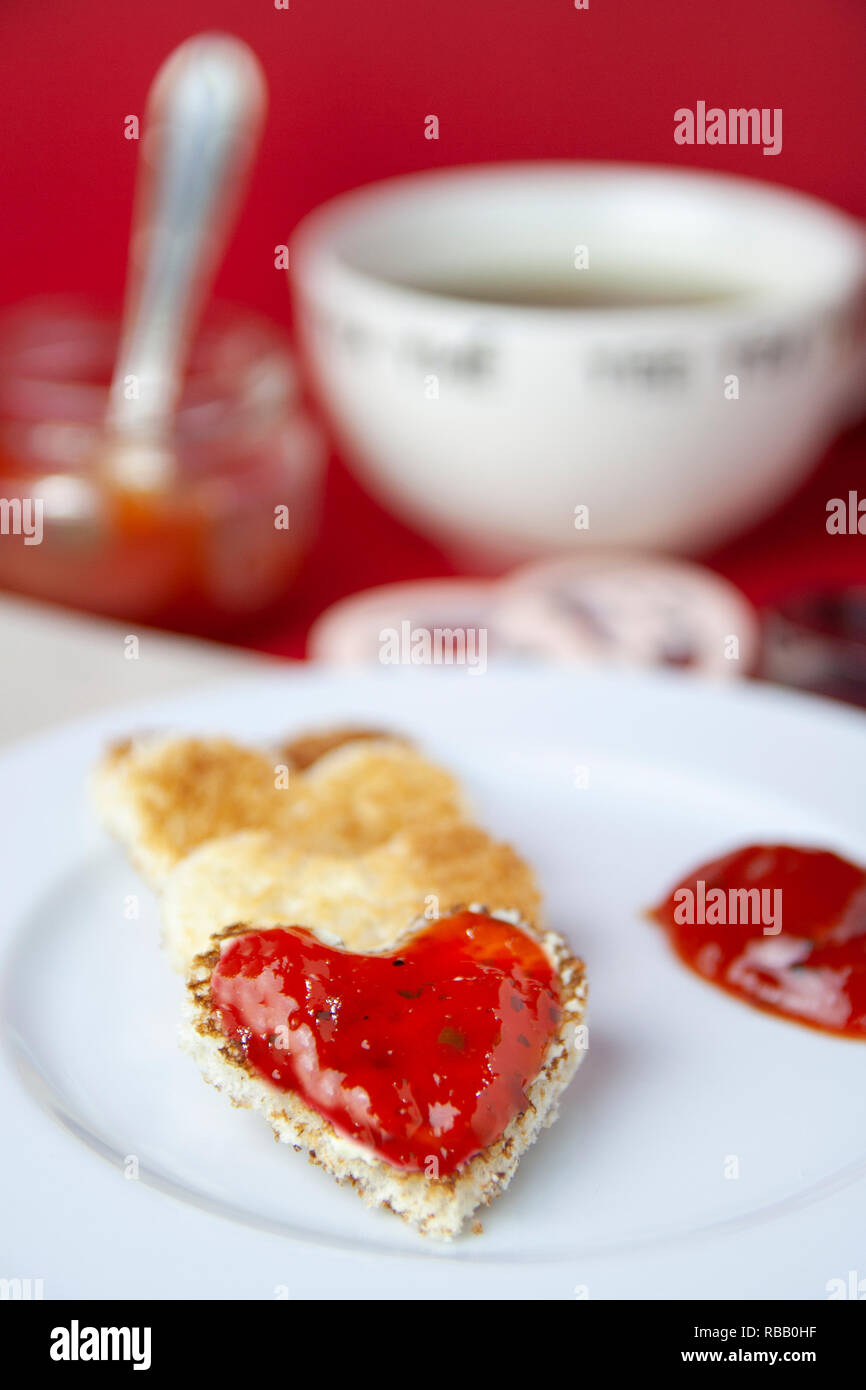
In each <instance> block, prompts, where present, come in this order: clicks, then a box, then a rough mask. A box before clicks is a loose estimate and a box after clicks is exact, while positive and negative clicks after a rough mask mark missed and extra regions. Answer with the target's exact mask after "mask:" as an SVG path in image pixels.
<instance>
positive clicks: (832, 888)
mask: <svg viewBox="0 0 866 1390" xmlns="http://www.w3.org/2000/svg"><path fill="white" fill-rule="evenodd" d="M650 915H651V916H652V917H654V918H655V920H656V921H657V922H660V923H661V925H662V926H663V927H664V929H665V931H666V932H667V935H668V938H669V940H670V942H671V945H672V946H673V948H674V950H675V951H676V953H677V955H678V956H679V957H680V959H681V960H682V961H684V962H685V964H686V965H688V966H689V967H690V968H691V969H692V970H695V971H697V973H698V974H699V975H702V976H703V977H704V979H706V980H711V981H712V982H713V984H715V985H718V986H719V987H720V988H721V989H724V990H727V991H728V993H730V994H735V995H737V996H738V997H739V998H741V999H745V1000H747V1001H748V1002H749V1003H750V1004H754V1005H756V1006H757V1007H758V1008H760V1009H766V1010H768V1011H769V1012H771V1013H775V1014H780V1015H781V1016H782V1017H784V1018H789V1019H795V1020H796V1021H797V1022H798V1023H805V1024H808V1025H809V1026H811V1027H813V1028H820V1029H822V1030H823V1031H824V1032H828V1033H837V1034H842V1035H844V1036H845V1037H851V1038H866V870H864V869H862V868H860V867H858V865H856V864H852V863H851V862H850V861H849V860H847V859H843V858H841V857H840V856H839V855H838V854H833V853H831V852H830V851H829V850H824V849H801V848H796V847H793V846H790V845H749V846H747V847H746V848H744V849H738V850H735V851H734V852H733V853H732V854H727V855H725V856H724V857H723V858H721V859H715V860H713V861H712V863H709V864H704V865H703V866H702V867H701V868H699V869H695V870H694V872H693V873H690V874H689V875H688V876H687V877H686V878H684V879H683V881H682V882H681V883H680V884H678V885H677V887H676V888H674V889H672V890H671V892H670V893H669V894H668V896H667V897H666V898H665V899H664V901H663V902H662V903H660V904H659V905H658V906H657V907H655V908H654V909H653V910H652V912H651V914H650Z"/></svg>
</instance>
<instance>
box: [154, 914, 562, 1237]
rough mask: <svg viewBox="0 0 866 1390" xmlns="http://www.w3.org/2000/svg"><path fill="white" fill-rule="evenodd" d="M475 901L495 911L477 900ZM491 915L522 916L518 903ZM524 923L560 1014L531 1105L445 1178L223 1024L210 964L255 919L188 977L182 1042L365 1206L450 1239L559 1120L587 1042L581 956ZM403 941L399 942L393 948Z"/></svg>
mask: <svg viewBox="0 0 866 1390" xmlns="http://www.w3.org/2000/svg"><path fill="white" fill-rule="evenodd" d="M473 908H474V910H479V911H487V909H485V908H479V907H478V906H477V905H474V904H473ZM454 910H455V911H456V910H457V908H456V907H455V909H454ZM492 915H494V916H501V917H504V918H505V919H507V920H509V921H517V920H518V914H515V913H513V912H496V913H493V914H492ZM427 925H429V923H426V922H424V923H422V924H418V923H415V924H413V926H412V927H411V928H410V929H409V930H408V931H407V932H406V933H404V936H403V938H401V939H405V940H408V939H410V938H411V936H412V935H414V934H415V933H416V932H417V931H418V930H419V929H420V927H422V926H427ZM520 926H521V927H522V928H523V930H524V931H527V932H528V933H529V934H530V935H532V936H534V937H535V939H536V940H538V941H539V942H540V944H541V945H542V947H543V949H544V950H545V952H546V954H547V955H548V958H549V959H550V961H551V964H552V965H553V966H554V969H555V971H556V974H557V979H558V982H559V990H560V998H561V1003H562V1018H561V1020H560V1024H559V1027H558V1029H557V1033H556V1036H555V1037H554V1038H553V1039H551V1042H550V1044H549V1045H548V1049H547V1052H546V1054H545V1058H544V1062H543V1063H542V1066H541V1069H540V1071H539V1073H538V1075H537V1076H536V1078H535V1079H534V1081H533V1082H532V1084H531V1086H530V1087H529V1090H528V1093H527V1102H528V1103H527V1106H526V1109H525V1110H523V1111H521V1113H520V1114H519V1115H516V1116H515V1117H514V1119H513V1120H512V1121H511V1122H510V1123H509V1125H508V1126H507V1128H506V1130H505V1132H504V1133H503V1134H502V1136H501V1138H499V1139H498V1140H496V1142H495V1143H493V1144H491V1145H489V1146H488V1148H486V1149H484V1150H483V1151H482V1152H481V1153H479V1154H476V1155H475V1157H474V1158H472V1159H471V1160H470V1161H469V1162H468V1163H466V1164H464V1165H463V1166H462V1167H461V1168H460V1169H458V1170H457V1171H456V1172H455V1173H451V1174H448V1175H447V1176H445V1177H442V1178H430V1177H427V1176H425V1175H424V1174H423V1173H407V1172H404V1171H403V1170H401V1169H398V1168H395V1167H393V1166H392V1165H390V1164H388V1163H386V1162H384V1161H383V1160H381V1159H380V1158H378V1157H377V1156H376V1155H375V1154H374V1153H372V1151H370V1150H367V1149H365V1148H364V1147H363V1146H361V1145H359V1144H357V1143H355V1142H354V1141H350V1140H347V1139H345V1138H344V1137H342V1136H341V1135H339V1134H338V1133H337V1132H336V1130H335V1129H334V1127H333V1125H332V1124H331V1122H330V1121H329V1120H327V1119H326V1118H325V1117H324V1116H322V1115H320V1114H319V1113H318V1112H317V1111H315V1110H314V1109H312V1107H310V1106H309V1105H308V1104H307V1103H306V1102H305V1101H304V1100H303V1099H302V1098H301V1097H300V1096H298V1095H296V1094H295V1093H293V1092H284V1091H280V1090H278V1089H277V1088H276V1087H274V1086H272V1085H270V1084H269V1083H268V1082H267V1081H265V1080H263V1079H262V1078H261V1077H260V1076H259V1075H258V1073H256V1072H255V1071H254V1070H253V1069H252V1067H250V1065H249V1064H248V1062H247V1059H246V1057H245V1055H244V1053H243V1050H242V1049H241V1048H240V1047H238V1046H237V1045H236V1044H235V1043H234V1042H233V1041H232V1040H231V1039H229V1038H227V1037H226V1035H225V1034H224V1033H223V1032H222V1030H221V1028H220V1026H219V1022H218V1019H217V1017H216V1014H215V1012H214V1010H213V1006H212V1001H211V993H210V982H211V976H212V972H213V969H214V967H215V965H216V964H217V962H218V960H219V957H220V950H221V943H222V941H223V940H225V939H227V938H230V937H233V936H238V935H242V934H244V933H245V932H248V931H250V930H251V928H250V927H249V926H244V925H235V926H232V927H229V928H227V929H226V930H225V931H223V932H221V933H219V934H216V935H215V936H214V938H213V945H212V947H211V949H210V950H208V951H207V952H204V953H203V954H201V955H199V956H198V957H197V958H196V960H195V962H194V964H193V969H192V972H191V974H190V977H189V980H188V988H187V993H188V1001H187V1009H186V1018H185V1022H184V1025H183V1028H182V1034H181V1045H182V1046H183V1047H184V1049H185V1050H186V1051H188V1052H189V1053H190V1054H191V1055H192V1056H193V1057H194V1059H195V1061H196V1062H197V1063H198V1065H199V1067H200V1069H201V1071H202V1074H203V1076H204V1078H205V1080H206V1081H209V1082H210V1083H211V1084H212V1085H214V1086H216V1087H217V1088H218V1089H219V1090H222V1091H224V1092H225V1093H226V1094H227V1095H228V1097H229V1099H230V1100H231V1101H232V1103H233V1104H234V1105H238V1106H241V1107H243V1108H246V1109H252V1110H258V1111H260V1112H261V1113H262V1114H263V1115H264V1117H265V1119H266V1120H267V1121H268V1122H269V1124H270V1125H271V1127H272V1128H273V1130H274V1134H275V1136H276V1138H277V1139H278V1140H279V1141H280V1142H282V1143H285V1144H291V1145H292V1146H293V1147H294V1148H295V1149H296V1150H298V1151H302V1152H306V1154H307V1156H308V1158H309V1160H310V1162H312V1163H315V1164H317V1165H318V1166H319V1167H321V1168H324V1169H325V1170H326V1171H327V1172H328V1173H330V1174H331V1176H332V1177H334V1178H335V1179H336V1180H337V1182H339V1183H350V1184H351V1185H352V1186H354V1188H355V1190H356V1191H357V1192H358V1194H359V1196H360V1197H361V1198H362V1200H363V1201H364V1202H365V1203H366V1205H367V1206H370V1207H384V1208H386V1209H388V1210H390V1211H392V1212H394V1213H395V1214H396V1215H398V1216H400V1217H402V1218H403V1220H404V1221H406V1222H408V1224H409V1225H411V1226H413V1227H414V1228H415V1229H416V1230H418V1231H419V1232H421V1234H423V1235H426V1236H430V1237H432V1238H435V1239H442V1240H450V1239H452V1238H453V1237H454V1236H456V1235H457V1234H458V1233H459V1232H460V1230H461V1228H462V1226H463V1224H464V1222H466V1221H467V1220H468V1219H469V1218H470V1217H471V1215H472V1213H473V1212H474V1211H475V1210H476V1209H477V1207H478V1206H480V1205H487V1204H489V1203H490V1202H491V1201H492V1200H493V1199H494V1197H496V1196H498V1195H499V1193H500V1192H502V1191H504V1189H505V1188H506V1187H507V1186H508V1183H509V1182H510V1181H511V1178H512V1177H513V1175H514V1172H515V1170H516V1168H517V1165H518V1162H519V1160H520V1157H521V1155H522V1154H523V1153H524V1152H525V1151H526V1149H527V1148H528V1147H529V1145H530V1144H532V1143H533V1142H534V1141H535V1139H536V1138H537V1137H538V1135H539V1133H540V1132H541V1130H542V1129H544V1128H545V1127H547V1126H548V1125H550V1124H552V1123H553V1121H554V1120H555V1119H556V1115H557V1110H558V1104H559V1098H560V1096H561V1094H562V1092H563V1090H564V1089H565V1087H566V1086H567V1084H568V1082H569V1081H570V1080H571V1077H572V1076H573V1075H574V1072H575V1071H576V1069H577V1067H578V1065H579V1064H580V1062H581V1060H582V1058H583V1055H584V1052H585V1050H586V1049H585V1043H584V1029H583V1028H582V1026H581V1025H583V1023H584V1019H585V1008H586V971H585V967H584V965H583V962H582V961H580V960H578V959H577V958H576V957H574V956H572V955H571V953H570V952H569V949H568V947H567V945H566V943H565V942H564V941H563V940H562V938H561V937H559V936H556V935H555V934H554V933H551V932H548V933H541V932H540V931H538V930H537V929H535V928H533V927H532V925H531V924H530V923H528V922H523V921H521V922H520ZM396 944H398V943H391V945H390V946H389V947H388V949H393V948H394V945H396Z"/></svg>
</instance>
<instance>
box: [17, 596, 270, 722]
mask: <svg viewBox="0 0 866 1390" xmlns="http://www.w3.org/2000/svg"><path fill="white" fill-rule="evenodd" d="M129 635H135V636H137V637H138V657H137V659H135V660H130V659H129V658H128V657H127V656H126V655H125V652H126V650H127V644H126V643H125V641H124V639H125V638H126V637H128V636H129ZM274 660H275V658H270V657H266V656H262V655H260V654H258V653H256V652H247V651H244V650H242V649H240V648H236V647H227V646H221V645H220V644H218V643H215V642H203V641H199V640H198V639H194V638H187V637H174V636H170V635H168V634H166V633H162V632H156V631H153V630H151V629H149V628H139V627H130V626H129V625H128V624H127V625H123V624H120V623H114V622H107V621H105V620H103V619H101V618H91V617H88V616H84V615H79V614H77V613H71V612H67V611H66V610H65V609H61V608H55V607H53V606H52V605H49V604H41V603H33V602H31V601H30V600H28V599H18V598H9V597H6V596H3V597H2V598H0V745H3V744H8V743H13V742H14V741H15V740H16V739H19V738H22V737H24V736H25V735H26V734H31V733H36V732H37V731H38V730H41V729H47V728H50V727H51V726H52V725H54V724H58V723H60V722H61V721H65V720H67V719H75V718H77V717H78V716H80V715H85V714H91V713H93V712H94V711H96V710H101V709H106V708H108V707H109V706H112V705H114V706H117V705H122V704H125V703H128V702H131V701H138V700H146V699H150V698H151V697H153V696H160V695H168V694H175V693H180V692H182V691H184V690H188V689H193V688H194V687H196V686H201V685H204V684H206V683H207V682H208V680H210V679H211V678H215V679H217V680H226V679H228V678H230V677H231V676H233V675H238V676H240V675H244V674H251V673H252V672H254V671H256V670H259V669H261V668H263V667H266V666H268V665H271V664H273V661H274Z"/></svg>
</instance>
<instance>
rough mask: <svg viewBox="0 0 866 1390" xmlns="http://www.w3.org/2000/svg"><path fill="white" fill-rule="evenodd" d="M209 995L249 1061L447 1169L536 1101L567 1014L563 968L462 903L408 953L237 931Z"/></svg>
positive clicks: (310, 1099) (417, 1158) (291, 932)
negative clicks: (539, 1077) (536, 1086)
mask: <svg viewBox="0 0 866 1390" xmlns="http://www.w3.org/2000/svg"><path fill="white" fill-rule="evenodd" d="M211 998H212V1001H213V1004H214V1007H215V1009H216V1010H217V1014H218V1018H219V1021H220V1026H221V1028H222V1030H223V1031H224V1032H225V1033H226V1034H227V1035H228V1036H229V1037H231V1038H232V1039H233V1040H234V1041H235V1042H236V1043H237V1044H238V1045H239V1046H240V1047H241V1048H242V1049H243V1051H244V1053H245V1055H246V1058H247V1061H248V1063H249V1064H250V1065H251V1066H252V1067H253V1068H255V1070H256V1071H257V1072H258V1073H259V1074H260V1075H261V1076H262V1077H264V1078H265V1079H267V1080H268V1081H270V1082H272V1084H273V1085H275V1086H277V1087H278V1088H279V1089H280V1090H283V1091H294V1092H296V1093H298V1094H299V1095H300V1096H302V1097H303V1099H304V1100H305V1101H306V1102H307V1103H308V1104H309V1105H311V1106H312V1107H313V1108H314V1109H315V1110H317V1111H318V1112H319V1113H320V1114H322V1115H325V1116H326V1117H327V1118H328V1119H329V1120H330V1121H331V1123H332V1124H333V1125H334V1128H335V1129H336V1130H337V1131H338V1132H339V1133H340V1134H343V1135H345V1136H347V1137H348V1138H351V1139H354V1140H356V1141H357V1142H359V1143H361V1144H364V1145H366V1146H367V1147H369V1148H371V1149H373V1150H374V1151H375V1152H376V1154H378V1155H379V1157H381V1158H384V1159H385V1160H386V1161H387V1162H389V1163H391V1164H394V1165H395V1166H397V1167H400V1168H403V1169H407V1170H414V1171H422V1172H426V1173H427V1175H428V1176H432V1177H435V1176H445V1174H447V1173H450V1172H453V1171H454V1169H455V1168H457V1167H459V1166H460V1165H461V1164H462V1163H465V1162H466V1161H467V1160H468V1159H470V1158H471V1157H472V1156H473V1155H474V1154H476V1153H478V1152H479V1151H480V1150H481V1149H483V1148H486V1146H487V1145H488V1144H490V1143H492V1142H493V1141H494V1140H495V1139H497V1138H498V1137H499V1136H500V1135H501V1134H502V1132H503V1130H504V1129H505V1127H506V1126H507V1124H508V1123H509V1121H510V1120H511V1119H513V1117H514V1116H515V1115H516V1114H518V1113H519V1112H520V1111H521V1110H523V1109H524V1108H525V1105H526V1090H527V1087H528V1085H529V1084H530V1082H531V1081H532V1079H533V1078H534V1076H535V1075H536V1073H537V1072H538V1070H539V1068H540V1066H541V1063H542V1060H543V1057H544V1053H545V1050H546V1047H547V1044H548V1042H549V1040H550V1038H551V1036H552V1035H553V1033H554V1032H555V1031H556V1028H557V1025H558V1023H559V1018H560V1007H559V994H558V988H557V982H556V976H555V974H554V971H553V968H552V966H551V964H550V962H549V960H548V958H547V956H546V955H545V954H544V952H543V951H542V949H541V947H540V946H539V945H538V944H537V943H536V942H535V941H534V940H533V939H532V938H531V937H529V936H528V935H527V934H526V933H525V932H523V931H521V930H520V929H519V928H518V927H514V926H512V925H511V924H510V923H508V922H502V921H499V920H498V919H496V918H492V917H487V916H485V915H484V914H481V913H474V912H460V913H458V914H457V915H455V916H453V917H449V918H447V919H445V920H443V921H440V922H437V923H435V924H434V925H432V926H431V927H430V928H429V929H427V930H425V931H423V932H421V933H419V935H418V936H416V937H414V938H413V939H412V940H411V942H409V943H408V945H406V946H405V947H404V948H403V949H402V950H401V951H400V953H399V954H396V955H388V956H370V955H355V954H353V953H352V952H349V951H344V950H338V949H335V948H334V947H331V946H325V945H323V944H322V943H321V942H320V941H319V940H318V939H317V938H316V937H315V936H314V935H313V934H312V933H311V932H309V931H307V930H306V929H305V928H303V927H274V928H270V929H267V930H264V929H263V930H259V931H253V932H248V933H245V934H244V935H243V936H238V937H235V938H230V939H229V941H228V942H227V944H226V945H224V947H223V951H222V955H221V958H220V960H219V962H218V963H217V965H216V966H215V968H214V971H213V976H212V981H211Z"/></svg>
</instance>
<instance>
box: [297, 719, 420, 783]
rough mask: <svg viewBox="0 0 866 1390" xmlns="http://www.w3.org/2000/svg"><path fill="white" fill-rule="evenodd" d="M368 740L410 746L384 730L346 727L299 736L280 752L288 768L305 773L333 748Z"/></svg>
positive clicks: (407, 741)
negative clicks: (386, 741) (384, 740)
mask: <svg viewBox="0 0 866 1390" xmlns="http://www.w3.org/2000/svg"><path fill="white" fill-rule="evenodd" d="M369 739H376V740H377V741H379V742H381V741H382V740H383V739H386V740H388V741H389V742H394V743H405V744H406V745H407V747H409V746H411V743H410V740H409V739H403V738H400V737H399V736H398V735H396V734H391V733H387V732H386V731H385V730H384V729H366V728H363V729H362V728H353V727H347V728H345V729H320V730H315V731H311V732H310V733H307V734H300V735H299V736H298V737H297V738H293V739H290V740H289V741H288V742H287V743H283V744H282V745H281V746H280V751H281V752H282V754H283V757H284V759H285V761H286V762H287V763H288V765H289V767H291V768H294V769H295V771H296V772H306V770H307V768H308V767H312V765H313V763H317V762H318V761H319V759H320V758H324V757H325V755H326V754H327V753H333V751H334V749H335V748H342V747H343V745H344V744H345V743H361V742H366V741H368V740H369Z"/></svg>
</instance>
